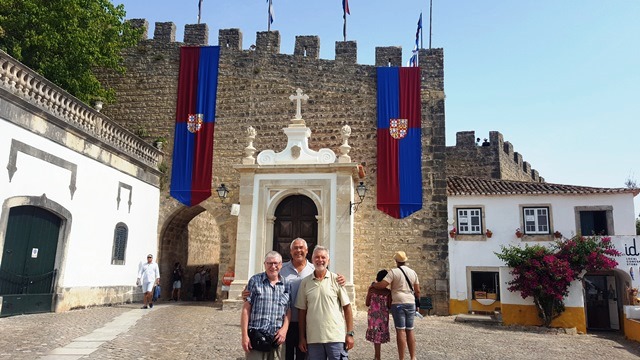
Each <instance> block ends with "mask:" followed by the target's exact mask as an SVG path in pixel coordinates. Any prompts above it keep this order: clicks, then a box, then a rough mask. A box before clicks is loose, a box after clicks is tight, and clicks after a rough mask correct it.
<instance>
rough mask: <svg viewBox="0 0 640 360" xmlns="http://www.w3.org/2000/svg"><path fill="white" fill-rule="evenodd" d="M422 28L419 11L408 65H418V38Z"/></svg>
mask: <svg viewBox="0 0 640 360" xmlns="http://www.w3.org/2000/svg"><path fill="white" fill-rule="evenodd" d="M421 30H422V13H420V18H419V19H418V28H417V29H416V43H415V45H414V46H413V51H412V55H411V58H410V59H409V64H408V65H409V66H418V53H419V51H418V49H419V47H418V39H420V31H421Z"/></svg>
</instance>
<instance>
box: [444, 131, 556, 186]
mask: <svg viewBox="0 0 640 360" xmlns="http://www.w3.org/2000/svg"><path fill="white" fill-rule="evenodd" d="M446 153H447V175H449V176H452V175H455V176H474V177H488V178H492V179H502V180H516V181H533V182H544V178H542V177H540V175H539V174H538V171H537V170H535V169H532V168H531V164H529V163H528V162H526V161H523V159H522V155H521V154H520V153H518V152H514V150H513V145H512V144H511V143H510V142H508V141H504V138H503V136H502V134H501V133H499V132H498V131H491V132H489V139H484V140H483V141H480V138H476V136H475V131H460V132H457V133H456V145H455V146H448V147H447V149H446Z"/></svg>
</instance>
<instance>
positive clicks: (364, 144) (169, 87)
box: [100, 19, 449, 315]
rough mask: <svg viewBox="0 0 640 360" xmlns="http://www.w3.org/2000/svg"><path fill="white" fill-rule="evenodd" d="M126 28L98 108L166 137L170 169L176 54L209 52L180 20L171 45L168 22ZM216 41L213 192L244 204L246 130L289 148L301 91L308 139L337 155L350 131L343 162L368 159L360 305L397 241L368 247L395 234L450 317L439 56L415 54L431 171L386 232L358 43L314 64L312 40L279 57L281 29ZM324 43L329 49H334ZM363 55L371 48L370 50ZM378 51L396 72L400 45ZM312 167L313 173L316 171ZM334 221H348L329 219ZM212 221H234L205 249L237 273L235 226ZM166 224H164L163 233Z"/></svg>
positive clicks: (371, 98) (166, 215)
mask: <svg viewBox="0 0 640 360" xmlns="http://www.w3.org/2000/svg"><path fill="white" fill-rule="evenodd" d="M132 24H134V25H135V26H140V27H143V28H144V31H143V33H144V34H143V36H141V38H140V41H139V43H138V44H137V45H136V46H132V47H130V48H128V49H125V50H124V51H123V54H122V55H123V64H124V67H125V68H126V73H125V74H124V75H123V74H121V73H119V72H114V71H110V72H107V71H105V72H103V73H101V74H100V75H101V76H100V79H101V81H103V82H104V84H105V85H107V86H109V87H111V88H113V89H114V91H115V92H116V99H117V100H116V101H115V102H114V103H111V104H107V105H105V107H104V109H103V113H104V114H105V115H108V116H109V117H111V118H113V119H117V120H118V121H119V123H121V124H123V125H124V126H126V127H127V128H129V129H132V130H133V131H134V132H135V133H136V134H139V135H140V136H142V137H144V138H145V139H148V140H152V139H156V138H160V137H162V138H165V139H166V140H167V141H166V143H165V144H164V151H165V154H167V156H166V157H165V162H166V168H167V169H170V168H171V165H172V162H173V159H172V157H171V156H170V154H172V150H173V131H174V128H175V111H176V107H177V104H176V94H177V93H178V89H177V87H178V74H179V71H180V47H181V46H183V45H185V44H193V45H208V44H207V39H208V31H207V28H206V25H187V26H186V27H185V39H184V42H176V38H175V26H174V25H173V24H172V23H157V24H155V29H154V30H151V29H149V25H148V24H147V22H146V21H145V20H141V19H137V20H132ZM149 33H152V34H153V35H151V36H153V38H152V39H148V38H147V34H149ZM292 40H293V39H292ZM209 42H211V43H212V44H211V45H216V40H215V39H213V38H212V39H209ZM217 44H218V45H219V46H220V48H221V49H220V50H221V51H220V58H219V66H218V70H219V71H218V87H217V96H216V119H215V135H214V137H215V141H214V143H213V152H214V154H215V155H214V157H213V174H214V179H213V181H212V187H217V186H218V185H219V184H221V183H224V184H227V186H229V188H230V189H231V193H230V197H229V199H228V202H238V201H243V202H244V201H245V200H243V199H240V198H239V194H240V193H241V191H239V189H240V187H242V186H246V184H244V183H243V181H244V180H241V176H240V172H239V171H238V168H237V167H236V165H238V164H240V163H242V158H243V157H244V156H246V155H245V152H244V149H245V147H246V146H247V143H246V141H245V140H244V139H245V134H246V129H247V128H249V127H251V128H253V129H255V131H256V133H257V134H258V136H257V137H256V138H255V142H254V143H252V146H253V147H254V148H255V149H256V150H257V151H262V150H265V149H282V146H283V144H288V139H287V138H286V134H285V133H284V132H283V131H282V128H283V127H286V126H288V124H289V123H290V120H291V118H292V116H293V115H294V114H296V105H295V104H294V103H293V102H291V101H289V96H290V95H292V94H294V93H295V91H296V89H298V88H301V89H302V90H304V92H305V94H308V95H309V99H308V101H307V102H306V103H305V105H304V108H303V109H302V115H303V116H304V119H305V122H306V124H307V125H308V127H309V128H310V129H312V132H311V134H310V137H309V139H308V140H309V144H311V145H312V148H313V149H323V148H325V149H330V150H331V151H332V152H335V153H338V152H339V151H342V150H341V149H342V146H343V142H342V141H341V139H342V133H341V131H340V130H341V129H342V128H343V127H344V126H345V125H349V127H350V128H351V129H352V133H351V135H350V137H349V144H348V145H349V146H351V147H352V149H356V150H353V151H351V152H349V156H350V157H351V161H352V162H353V163H357V164H366V168H365V169H366V172H365V171H363V176H364V177H363V178H362V179H360V181H364V182H365V184H366V186H367V188H368V190H367V191H368V194H371V195H369V197H368V198H370V200H367V202H366V203H363V206H362V207H360V209H359V210H358V214H357V216H358V217H361V218H362V219H363V221H364V222H359V223H358V225H357V228H355V234H354V244H357V248H356V249H355V251H357V253H359V254H360V253H362V254H365V255H363V256H359V257H358V258H357V259H356V260H355V261H354V263H353V269H354V286H355V287H356V290H355V291H356V293H357V294H358V300H357V302H359V303H364V294H366V292H367V286H368V285H366V284H367V283H368V282H367V279H369V278H370V277H371V274H370V273H368V272H369V271H370V269H372V268H378V267H380V268H381V267H384V264H385V263H386V262H387V260H388V259H389V258H390V257H391V255H392V252H393V251H395V249H396V248H397V246H398V244H399V243H398V244H396V243H390V244H389V245H388V247H386V248H385V249H382V250H381V253H383V254H384V255H383V256H381V257H380V258H374V257H373V256H374V255H373V254H374V252H372V251H370V250H369V249H377V248H379V246H378V244H379V243H381V241H382V240H381V239H386V238H398V239H402V242H403V243H404V245H406V244H408V243H411V244H414V245H412V248H411V250H410V251H413V252H414V253H415V254H416V258H424V259H434V260H433V261H424V262H422V261H421V262H420V263H419V264H418V265H417V268H416V271H419V272H421V274H424V276H422V275H421V276H422V278H424V280H425V281H424V282H425V283H426V284H431V285H430V288H428V291H429V292H430V293H431V294H433V302H434V308H435V309H437V311H436V313H440V314H443V315H444V314H447V313H448V312H447V307H448V304H449V295H448V293H447V291H446V289H447V286H446V284H447V283H448V280H447V279H448V274H447V270H446V269H447V265H446V264H447V246H446V242H447V212H446V208H447V206H446V202H447V197H446V178H445V165H446V161H445V147H446V146H445V145H446V144H445V125H444V124H445V111H444V108H445V107H444V102H445V99H444V52H443V50H442V49H430V50H421V51H420V54H419V62H420V70H421V73H422V82H421V86H422V99H421V109H422V119H423V121H422V129H421V130H422V133H423V137H422V139H421V140H422V149H424V152H423V161H424V162H425V163H426V164H429V165H428V166H426V167H425V169H424V178H423V179H424V180H423V185H424V186H423V188H424V189H425V190H424V199H425V204H424V211H420V212H419V214H417V215H415V216H413V215H412V219H410V220H399V221H398V222H397V225H391V226H390V225H389V219H388V215H386V214H384V213H382V212H380V211H377V210H376V207H375V197H376V195H375V194H376V193H377V191H378V190H377V185H376V181H375V176H376V175H375V174H376V173H377V161H376V158H377V144H376V141H375V139H376V136H377V135H376V125H377V117H376V109H377V103H376V99H377V95H376V94H377V82H376V67H375V66H374V65H373V64H358V62H357V61H358V57H357V52H358V47H357V43H356V41H336V42H335V59H321V58H320V52H321V48H320V46H321V39H320V37H319V36H314V35H308V34H304V35H298V36H296V37H295V43H294V47H293V51H292V53H291V54H283V53H282V52H281V33H280V32H278V31H262V32H257V33H256V35H255V38H254V39H249V37H248V38H247V40H246V41H245V44H243V33H242V31H241V30H240V29H238V28H229V29H221V30H219V32H218V40H217ZM249 45H251V46H249ZM325 46H326V44H325ZM330 46H331V47H333V46H334V44H331V45H330ZM367 51H369V49H367ZM370 51H371V52H373V51H374V49H373V48H372V49H371V50H370ZM371 54H372V55H373V53H371ZM375 54H376V57H375V59H376V60H375V63H376V64H381V65H384V66H386V65H389V64H391V65H394V66H401V65H402V58H401V56H402V48H400V47H378V48H376V49H375ZM367 58H373V56H368V57H367ZM370 62H372V61H370ZM318 169H319V170H318V171H319V172H322V171H324V170H321V169H320V168H318ZM243 171H244V170H243ZM252 171H253V170H252ZM258 171H259V172H260V171H262V170H258ZM257 174H258V173H257ZM366 174H369V175H366ZM168 180H169V179H167V182H168ZM309 184H310V189H309V191H310V194H311V193H312V192H313V191H315V190H313V189H314V186H315V185H314V183H313V182H310V183H309ZM285 186H286V185H285ZM382 190H383V191H384V189H382ZM164 194H166V199H164V198H163V200H162V205H161V209H160V211H161V213H160V222H161V224H163V228H169V227H173V223H172V221H174V220H173V219H174V217H173V216H174V215H173V214H174V213H175V212H174V211H175V210H176V207H175V205H174V204H175V202H173V201H171V200H168V194H167V193H166V190H165V192H163V195H164ZM278 196H279V195H278ZM313 196H315V195H313ZM337 196H349V194H348V193H344V194H337ZM208 206H210V207H211V208H212V209H214V211H221V212H220V214H222V213H223V212H227V213H228V211H224V210H221V209H217V207H216V206H215V205H214V204H213V201H212V202H211V203H210V204H209V205H208ZM243 206H244V205H243ZM194 208H195V207H194ZM432 210H435V211H432ZM186 211H188V212H190V211H191V210H190V209H187V210H186ZM207 213H208V212H207ZM196 214H197V213H196ZM342 215H345V214H338V215H337V216H342ZM323 216H324V215H323ZM346 216H348V214H346ZM208 219H209V218H208V217H204V218H202V217H201V216H198V217H196V218H194V221H197V222H198V224H200V225H199V227H198V228H197V229H198V230H197V231H195V232H193V233H191V232H190V233H189V239H190V240H189V242H190V244H193V243H194V242H193V240H191V239H193V238H195V239H202V242H198V241H200V240H196V244H198V245H197V246H203V248H204V249H209V248H211V247H213V246H214V245H212V242H211V241H210V236H211V234H210V233H209V232H208V230H203V229H210V228H211V227H212V226H213V227H215V224H214V223H213V221H215V222H217V221H218V220H217V218H216V219H215V220H212V222H211V223H210V222H208V221H209V220H208ZM220 221H225V222H226V221H230V222H229V223H227V224H231V226H226V225H225V227H224V229H225V230H224V231H222V232H221V234H222V235H221V237H220V243H219V245H218V246H219V247H218V248H216V249H218V250H212V251H219V254H220V268H221V269H226V268H227V267H228V266H234V259H235V257H234V256H235V252H236V251H237V249H238V248H236V241H235V239H236V237H237V234H236V233H235V230H236V226H235V225H234V224H235V223H234V221H237V220H235V217H230V216H224V215H222V216H221V217H220ZM407 221H409V222H412V223H421V224H429V227H430V230H429V231H415V229H412V228H411V227H407V226H406V225H405V224H406V223H407ZM167 224H168V225H167ZM219 224H221V222H220V223H219ZM165 225H167V226H168V227H164V226H165ZM180 229H181V228H180ZM189 229H191V224H190V225H189ZM171 234H173V233H171V232H169V233H166V234H165V235H162V236H163V245H162V246H163V250H162V251H163V254H165V255H166V254H167V253H168V254H169V256H168V257H169V258H172V256H171V254H172V251H175V253H176V254H178V253H182V250H180V249H177V248H176V247H175V246H177V245H175V246H174V245H173V244H179V243H173V244H171V245H168V246H167V242H166V239H170V238H174V237H175V236H174V235H171ZM205 239H206V242H205ZM383 242H384V241H383ZM200 244H202V245H200ZM404 245H403V246H404ZM385 246H386V245H385ZM407 249H409V248H407ZM165 251H167V252H165ZM389 253H391V254H389ZM369 254H370V255H369ZM375 256H378V255H375ZM372 264H374V265H372ZM422 278H421V279H422Z"/></svg>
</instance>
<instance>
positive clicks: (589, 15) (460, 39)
mask: <svg viewBox="0 0 640 360" xmlns="http://www.w3.org/2000/svg"><path fill="white" fill-rule="evenodd" d="M272 1H273V8H274V14H275V19H274V22H273V24H271V30H277V31H279V32H280V38H281V45H280V52H281V53H284V54H293V47H294V43H295V37H296V36H299V35H317V36H319V37H320V58H323V59H330V60H331V59H334V57H335V55H334V51H335V42H336V41H342V40H343V37H342V36H343V35H342V25H343V19H342V0H314V1H312V0H272ZM112 2H113V3H114V4H116V5H117V4H123V5H124V7H125V10H126V11H127V16H126V18H127V19H137V18H145V19H147V20H148V21H149V37H150V38H151V37H153V27H154V24H155V22H173V23H175V24H176V40H177V41H182V40H183V32H184V26H185V25H186V24H195V23H197V16H198V0H173V1H171V0H113V1H112ZM267 7H268V2H267V1H265V0H203V2H202V13H201V14H202V15H201V22H202V23H206V24H207V25H208V28H209V44H210V45H217V39H218V30H219V29H228V28H239V29H240V30H241V31H242V33H243V48H244V49H248V48H249V46H251V45H252V44H255V39H256V32H259V31H266V30H267V19H268V17H267ZM349 8H350V12H351V15H347V40H352V41H356V43H357V47H358V63H360V64H369V65H373V64H374V60H375V59H374V58H375V48H376V47H379V46H402V51H403V56H404V58H403V62H406V61H408V59H409V57H410V55H411V50H412V49H413V45H414V43H415V34H416V28H417V21H418V18H419V16H420V13H421V12H422V14H423V31H422V44H423V46H424V47H425V48H428V47H429V23H430V22H429V0H420V1H418V0H396V1H389V0H386V1H382V0H349ZM639 19H640V1H638V0H615V1H602V0H560V1H559V0H535V1H534V0H528V1H524V0H486V1H478V0H433V11H432V22H431V28H432V31H431V33H432V36H431V39H432V40H431V44H432V47H434V48H443V49H444V63H445V65H444V67H445V69H444V73H445V77H444V82H445V95H446V101H445V116H446V137H447V145H449V146H451V145H455V138H456V132H458V131H475V133H476V137H479V138H482V139H484V138H488V137H489V131H499V132H501V133H502V134H503V136H504V139H505V141H509V142H511V143H512V144H513V146H514V150H515V151H517V152H519V153H520V154H522V156H523V159H524V161H527V162H529V163H530V164H531V166H532V168H533V169H536V170H538V172H539V173H540V175H541V176H542V177H544V179H545V181H547V182H550V183H559V184H571V185H585V186H595V187H624V183H625V180H627V179H631V180H635V181H637V182H638V183H640V125H638V124H639V122H640V99H638V97H639V96H640V20H639ZM639 212H640V195H638V196H636V199H635V215H636V216H638V213H639Z"/></svg>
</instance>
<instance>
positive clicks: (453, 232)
mask: <svg viewBox="0 0 640 360" xmlns="http://www.w3.org/2000/svg"><path fill="white" fill-rule="evenodd" d="M457 233H458V230H456V228H455V227H454V228H452V229H451V230H449V237H450V238H452V239H454V238H455V237H456V234H457Z"/></svg>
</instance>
